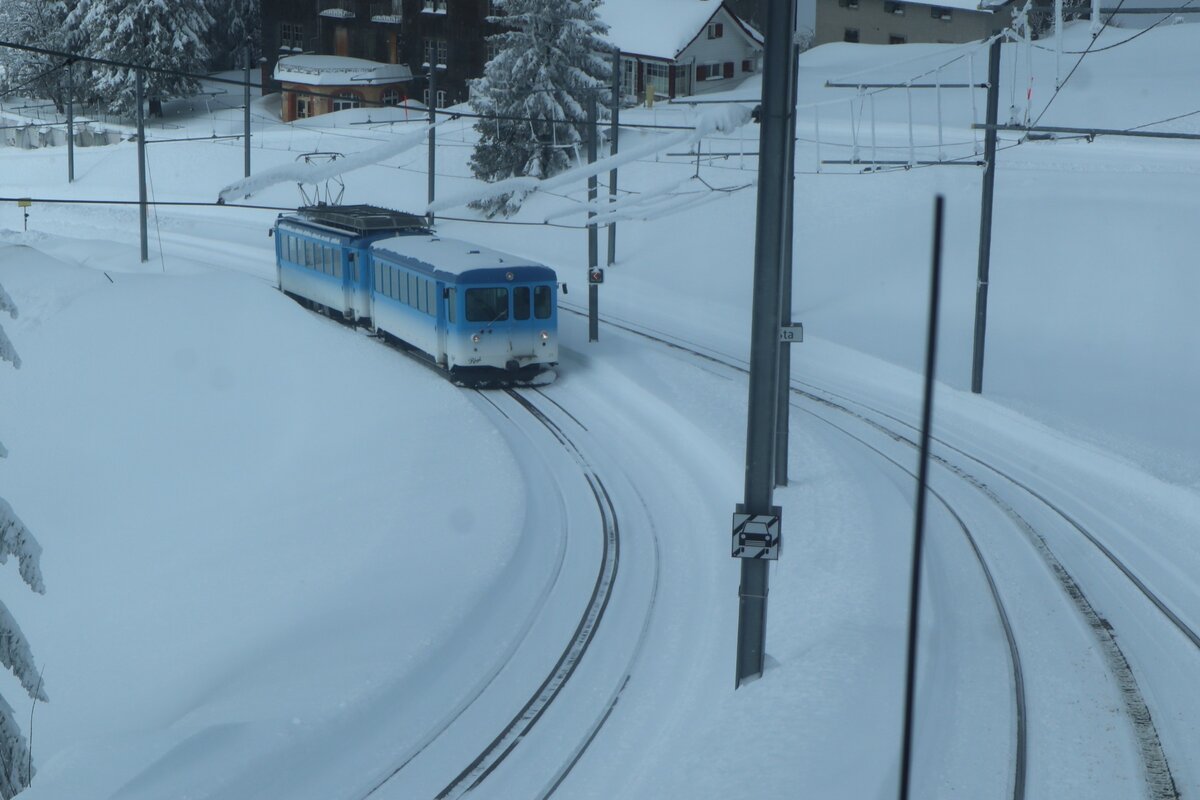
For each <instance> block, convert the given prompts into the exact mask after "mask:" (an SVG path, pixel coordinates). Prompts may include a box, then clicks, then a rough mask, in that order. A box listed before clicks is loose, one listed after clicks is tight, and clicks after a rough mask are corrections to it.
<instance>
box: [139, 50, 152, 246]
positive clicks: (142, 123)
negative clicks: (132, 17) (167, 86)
mask: <svg viewBox="0 0 1200 800" xmlns="http://www.w3.org/2000/svg"><path fill="white" fill-rule="evenodd" d="M144 84H145V79H144V78H143V77H142V71H141V70H140V69H139V70H138V71H137V140H138V146H137V155H138V225H139V228H140V230H141V241H142V261H143V262H146V261H149V260H150V242H149V239H148V237H147V233H146V114H145V111H144V110H143V109H142V106H143V104H144V102H145V99H146V98H145V85H144Z"/></svg>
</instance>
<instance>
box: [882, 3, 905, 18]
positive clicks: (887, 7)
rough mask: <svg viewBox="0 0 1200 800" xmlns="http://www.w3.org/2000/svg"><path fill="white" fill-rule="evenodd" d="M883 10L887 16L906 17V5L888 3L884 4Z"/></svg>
mask: <svg viewBox="0 0 1200 800" xmlns="http://www.w3.org/2000/svg"><path fill="white" fill-rule="evenodd" d="M883 10H884V12H885V13H887V14H895V15H896V16H897V17H903V16H904V3H896V2H891V0H889V1H888V2H886V3H884V4H883Z"/></svg>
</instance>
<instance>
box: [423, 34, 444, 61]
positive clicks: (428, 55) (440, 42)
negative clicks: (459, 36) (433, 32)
mask: <svg viewBox="0 0 1200 800" xmlns="http://www.w3.org/2000/svg"><path fill="white" fill-rule="evenodd" d="M446 52H447V48H446V40H445V39H426V40H425V63H426V64H437V65H438V66H439V67H444V66H446ZM434 56H437V61H434V60H433V59H434Z"/></svg>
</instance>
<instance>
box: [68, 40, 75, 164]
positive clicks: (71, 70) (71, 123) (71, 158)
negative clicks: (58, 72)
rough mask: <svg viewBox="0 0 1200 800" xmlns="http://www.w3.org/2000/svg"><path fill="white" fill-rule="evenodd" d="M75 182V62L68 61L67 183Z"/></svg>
mask: <svg viewBox="0 0 1200 800" xmlns="http://www.w3.org/2000/svg"><path fill="white" fill-rule="evenodd" d="M74 182H75V62H74V61H68V62H67V183H74Z"/></svg>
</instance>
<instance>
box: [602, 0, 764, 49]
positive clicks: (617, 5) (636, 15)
mask: <svg viewBox="0 0 1200 800" xmlns="http://www.w3.org/2000/svg"><path fill="white" fill-rule="evenodd" d="M722 5H723V4H722V3H721V2H720V0H653V2H646V0H604V2H603V3H601V4H600V8H599V12H598V13H599V17H600V19H602V20H604V22H606V23H608V39H609V41H611V42H612V43H613V44H615V45H616V46H617V47H620V48H621V52H623V53H637V54H638V55H643V56H654V57H656V58H664V59H672V58H675V56H676V55H678V54H679V51H681V50H683V49H684V48H685V47H687V46H688V43H689V42H691V41H692V39H694V38H696V34H697V33H699V32H700V29H701V28H702V27H703V26H704V24H705V23H706V22H708V20H709V19H710V18H711V17H712V15H713V14H715V13H716V12H717V10H718V9H719V8H721V6H722ZM730 13H732V12H730ZM747 33H748V34H749V35H750V36H751V37H753V36H754V32H751V31H750V30H749V29H748V30H747ZM758 41H762V39H761V38H759V39H758Z"/></svg>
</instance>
